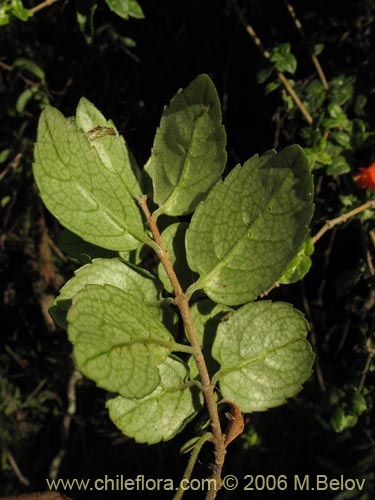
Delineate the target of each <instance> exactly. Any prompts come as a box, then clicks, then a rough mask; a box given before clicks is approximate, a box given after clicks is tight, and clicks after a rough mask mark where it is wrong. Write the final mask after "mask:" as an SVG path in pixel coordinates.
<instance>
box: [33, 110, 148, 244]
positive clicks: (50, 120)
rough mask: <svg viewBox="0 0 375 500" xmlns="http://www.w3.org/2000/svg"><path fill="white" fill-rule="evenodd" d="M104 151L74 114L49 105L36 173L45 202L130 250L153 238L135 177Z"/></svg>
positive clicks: (90, 232)
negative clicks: (137, 197)
mask: <svg viewBox="0 0 375 500" xmlns="http://www.w3.org/2000/svg"><path fill="white" fill-rule="evenodd" d="M78 114H79V121H80V122H82V121H83V119H82V115H81V114H80V113H78ZM103 139H105V137H102V138H100V140H103ZM106 144H107V145H108V144H109V143H108V142H106ZM111 144H117V143H115V142H114V143H111ZM114 147H115V146H114ZM103 151H104V152H102V151H101V150H100V152H99V149H98V146H97V145H95V147H93V146H92V145H91V144H90V141H89V139H88V138H87V136H86V134H85V133H84V132H83V131H82V130H79V129H78V127H77V124H76V122H75V121H74V120H73V119H66V118H64V116H63V115H62V114H61V113H60V112H59V111H58V110H57V109H54V108H52V107H51V106H47V107H46V108H45V109H44V111H43V112H42V114H41V117H40V120H39V125H38V138H37V143H36V146H35V162H34V166H33V170H34V177H35V180H36V183H37V185H38V188H39V191H40V194H41V197H42V199H43V202H44V204H45V205H46V206H47V208H48V209H49V210H50V212H52V214H53V215H54V216H55V217H56V218H57V219H58V220H59V222H60V223H61V224H62V225H63V226H65V227H66V228H67V229H69V230H70V231H72V232H74V233H76V234H78V235H79V236H80V237H81V238H83V239H84V240H85V241H88V242H89V243H93V244H94V245H98V246H102V247H104V248H108V249H109V250H119V251H124V250H125V251H127V250H132V249H134V248H137V247H138V246H139V245H140V243H141V242H148V241H149V238H148V236H147V233H146V230H145V228H144V225H143V221H142V217H141V213H140V210H139V208H138V206H137V204H136V201H135V199H134V198H133V194H132V192H131V190H132V187H133V182H132V180H130V183H129V179H128V177H127V175H128V174H129V169H128V168H127V167H126V165H125V166H124V167H123V169H121V167H120V166H119V165H118V164H117V163H112V162H111V159H112V156H111V154H110V153H108V155H106V154H105V152H106V150H105V149H104V150H103Z"/></svg>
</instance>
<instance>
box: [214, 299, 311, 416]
mask: <svg viewBox="0 0 375 500" xmlns="http://www.w3.org/2000/svg"><path fill="white" fill-rule="evenodd" d="M307 331H308V324H307V322H306V320H305V318H304V316H303V314H302V313H301V312H299V311H298V310H296V309H294V308H293V307H292V306H291V305H290V304H286V303H284V302H275V303H272V302H270V301H262V302H253V303H250V304H246V305H244V306H242V307H241V308H240V309H238V310H237V311H236V312H235V313H232V314H231V315H230V316H229V318H228V321H225V322H221V323H220V325H219V327H218V330H217V335H216V338H215V341H214V344H213V348H212V355H213V357H214V358H215V359H216V360H217V361H218V362H219V363H220V364H221V367H220V370H219V372H218V373H217V374H216V375H215V377H214V378H215V380H219V383H220V390H221V393H222V395H223V397H224V398H225V399H229V400H231V401H233V402H234V403H235V404H237V405H238V406H239V407H240V408H241V410H242V411H243V412H253V411H264V410H267V409H268V408H272V407H275V406H279V405H281V404H283V403H285V401H286V399H287V398H290V397H292V396H294V395H295V394H297V393H298V392H299V391H300V389H301V388H302V384H303V383H304V382H305V381H306V380H307V379H308V378H309V376H310V375H311V367H312V364H313V361H314V355H313V353H312V350H311V346H310V344H309V343H308V342H307V340H306V335H307Z"/></svg>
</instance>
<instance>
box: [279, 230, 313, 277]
mask: <svg viewBox="0 0 375 500" xmlns="http://www.w3.org/2000/svg"><path fill="white" fill-rule="evenodd" d="M313 252H314V245H313V243H312V240H311V238H308V239H307V240H306V241H304V242H303V244H302V247H301V249H300V251H299V252H298V254H297V255H296V256H295V257H294V259H293V260H292V262H291V263H290V264H289V266H288V268H287V270H286V271H285V272H284V274H283V275H282V276H281V278H280V279H279V280H278V283H280V284H281V285H287V284H289V283H296V282H297V281H300V280H301V279H302V278H303V277H304V276H305V275H306V274H307V273H308V272H309V271H310V268H311V264H312V261H311V258H310V256H311V255H312V254H313Z"/></svg>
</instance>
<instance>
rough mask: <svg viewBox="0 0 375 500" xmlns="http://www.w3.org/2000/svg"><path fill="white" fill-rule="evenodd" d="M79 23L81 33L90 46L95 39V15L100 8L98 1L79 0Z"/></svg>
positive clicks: (77, 12)
mask: <svg viewBox="0 0 375 500" xmlns="http://www.w3.org/2000/svg"><path fill="white" fill-rule="evenodd" d="M76 5H77V11H76V16H77V22H78V26H79V29H80V30H81V33H83V36H84V37H85V40H86V42H87V43H88V44H91V43H92V41H93V39H94V33H95V29H94V15H95V11H96V9H97V8H98V3H97V0H78V1H77V4H76Z"/></svg>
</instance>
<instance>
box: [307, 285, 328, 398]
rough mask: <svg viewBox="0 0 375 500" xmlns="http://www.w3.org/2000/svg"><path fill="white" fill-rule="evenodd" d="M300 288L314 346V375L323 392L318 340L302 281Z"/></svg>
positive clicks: (323, 385) (324, 388) (324, 389)
mask: <svg viewBox="0 0 375 500" xmlns="http://www.w3.org/2000/svg"><path fill="white" fill-rule="evenodd" d="M301 288H302V302H303V308H304V309H305V313H306V317H307V319H308V321H309V323H310V338H311V344H312V346H313V348H314V353H315V368H316V377H317V379H318V383H319V386H320V388H321V390H322V392H325V391H326V384H325V382H324V376H323V371H322V367H321V364H320V356H319V351H318V341H317V338H316V333H315V328H314V324H313V321H312V316H311V311H310V304H309V301H308V300H307V297H306V292H305V287H304V286H303V282H302V283H301Z"/></svg>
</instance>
